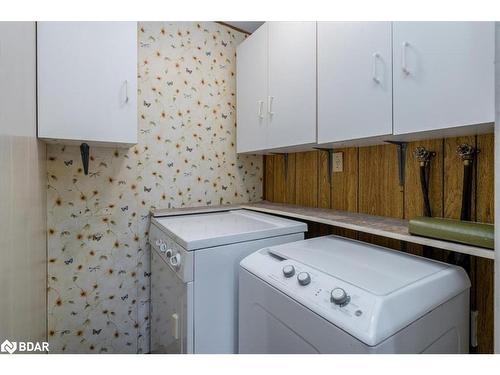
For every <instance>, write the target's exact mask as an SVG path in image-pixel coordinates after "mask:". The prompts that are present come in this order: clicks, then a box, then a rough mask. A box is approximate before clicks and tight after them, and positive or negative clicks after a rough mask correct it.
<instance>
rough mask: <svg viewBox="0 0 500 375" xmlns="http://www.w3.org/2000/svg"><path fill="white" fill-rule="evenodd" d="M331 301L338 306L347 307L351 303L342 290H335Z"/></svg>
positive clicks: (331, 295)
mask: <svg viewBox="0 0 500 375" xmlns="http://www.w3.org/2000/svg"><path fill="white" fill-rule="evenodd" d="M330 301H332V302H333V303H334V304H336V305H345V304H346V303H347V302H349V296H348V295H347V293H346V292H345V290H344V289H342V288H335V289H333V290H332V292H331V294H330Z"/></svg>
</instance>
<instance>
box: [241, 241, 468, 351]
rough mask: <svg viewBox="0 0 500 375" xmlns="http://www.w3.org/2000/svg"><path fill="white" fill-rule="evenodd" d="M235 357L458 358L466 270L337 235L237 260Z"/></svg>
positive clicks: (463, 340) (463, 341)
mask: <svg viewBox="0 0 500 375" xmlns="http://www.w3.org/2000/svg"><path fill="white" fill-rule="evenodd" d="M239 277H240V291H239V352H240V353H467V352H468V349H469V289H470V281H469V279H468V277H467V274H466V273H465V271H464V270H463V269H462V268H460V267H456V266H453V265H450V264H446V263H441V262H437V261H433V260H429V259H426V258H422V257H418V256H414V255H409V254H406V253H402V252H398V251H394V250H389V249H386V248H382V247H379V246H374V245H371V244H366V243H362V242H359V241H354V240H349V239H345V238H342V237H337V236H326V237H318V238H314V239H310V240H305V241H298V242H295V243H291V244H285V245H279V246H272V247H268V248H265V249H262V250H260V251H257V252H255V253H253V254H251V255H249V256H248V257H246V258H245V259H243V260H242V262H241V265H240V276H239Z"/></svg>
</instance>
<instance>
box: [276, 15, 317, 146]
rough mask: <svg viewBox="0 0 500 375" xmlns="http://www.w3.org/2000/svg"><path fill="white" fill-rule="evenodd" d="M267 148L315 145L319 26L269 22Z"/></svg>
mask: <svg viewBox="0 0 500 375" xmlns="http://www.w3.org/2000/svg"><path fill="white" fill-rule="evenodd" d="M268 27H269V97H268V103H267V104H268V116H269V126H268V134H269V136H268V137H269V138H268V146H269V148H270V149H272V148H278V147H287V146H295V145H305V144H310V143H315V142H316V23H315V22H269V23H268Z"/></svg>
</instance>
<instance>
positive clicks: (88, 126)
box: [37, 22, 137, 144]
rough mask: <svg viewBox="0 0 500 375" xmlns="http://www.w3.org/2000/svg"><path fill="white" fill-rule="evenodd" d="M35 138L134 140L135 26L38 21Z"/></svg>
mask: <svg viewBox="0 0 500 375" xmlns="http://www.w3.org/2000/svg"><path fill="white" fill-rule="evenodd" d="M37 40H38V45H37V53H38V57H37V58H38V61H37V64H38V121H39V123H38V136H39V137H40V138H49V139H58V140H62V141H65V140H66V141H71V140H73V141H79V142H80V141H86V142H97V143H99V142H107V143H116V144H119V143H126V144H133V143H136V142H137V25H136V23H135V22H39V23H38V25H37Z"/></svg>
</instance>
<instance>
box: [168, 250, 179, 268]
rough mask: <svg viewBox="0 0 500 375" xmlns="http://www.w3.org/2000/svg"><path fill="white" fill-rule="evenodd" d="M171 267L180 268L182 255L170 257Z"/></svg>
mask: <svg viewBox="0 0 500 375" xmlns="http://www.w3.org/2000/svg"><path fill="white" fill-rule="evenodd" d="M170 265H171V266H172V267H175V268H178V267H180V265H181V254H179V253H177V254H175V255H172V256H171V257H170Z"/></svg>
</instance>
